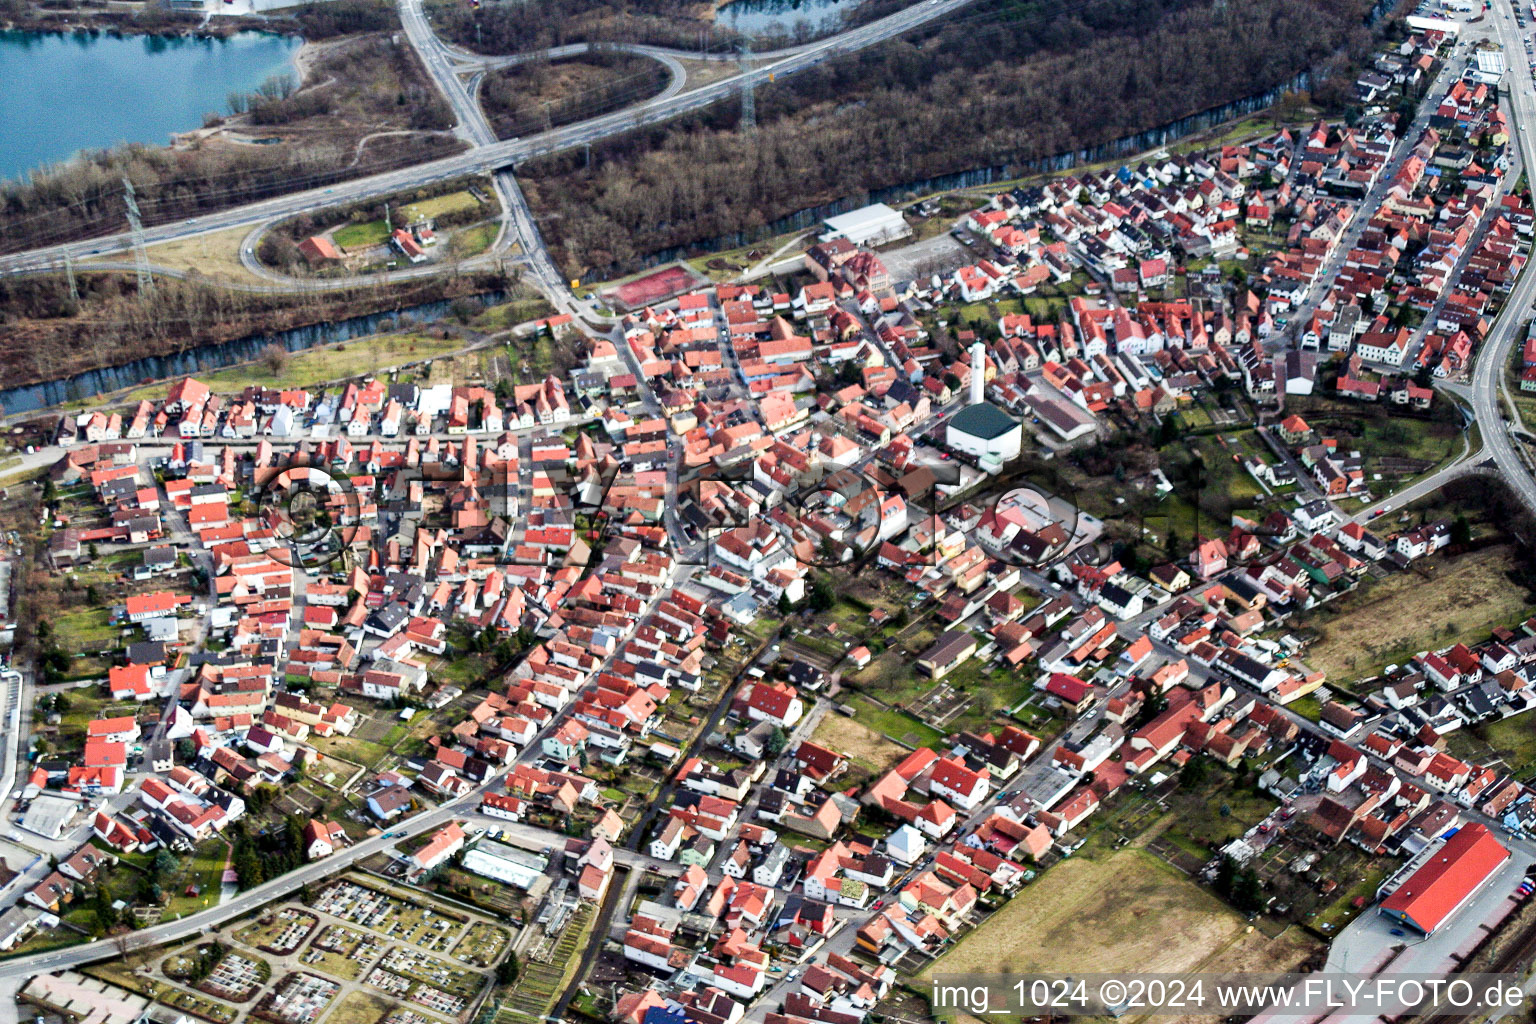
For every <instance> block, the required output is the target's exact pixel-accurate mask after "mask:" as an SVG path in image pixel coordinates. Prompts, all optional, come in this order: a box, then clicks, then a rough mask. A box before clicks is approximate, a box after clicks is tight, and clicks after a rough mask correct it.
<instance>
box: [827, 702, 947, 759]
mask: <svg viewBox="0 0 1536 1024" xmlns="http://www.w3.org/2000/svg"><path fill="white" fill-rule="evenodd" d="M848 703H850V704H852V705H853V706H854V707H856V708H858V709H859V713H858V715H857V716H855V717H856V718H857V719H858V721H859V722H860V723H862V724H864V725H866V726H868V727H869V728H871V729H873V730H875V731H876V732H879V733H883V734H885V735H886V736H889V737H891V738H892V739H897V740H899V739H901V738H902V737H904V736H906V735H907V734H908V733H912V734H914V735H915V736H916V737H917V744H916V745H917V746H920V747H932V746H936V745H937V744H938V743H939V742H940V741H941V740H943V739H944V734H943V733H941V732H939V730H937V729H935V728H933V727H932V726H928V725H924V724H923V723H922V722H919V721H918V720H917V719H916V718H914V717H912V716H911V715H909V714H907V713H906V712H904V711H894V710H892V709H890V708H882V707H880V706H879V705H878V704H876V703H875V702H874V701H872V700H870V699H869V698H868V697H865V696H864V695H862V694H860V695H859V696H857V697H855V698H853V699H852V700H851V701H849V702H848Z"/></svg>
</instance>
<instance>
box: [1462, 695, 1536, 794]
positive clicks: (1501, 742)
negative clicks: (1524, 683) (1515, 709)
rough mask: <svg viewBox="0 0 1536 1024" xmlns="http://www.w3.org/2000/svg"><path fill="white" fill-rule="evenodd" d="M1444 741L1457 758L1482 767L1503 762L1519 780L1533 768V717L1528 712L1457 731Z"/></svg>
mask: <svg viewBox="0 0 1536 1024" xmlns="http://www.w3.org/2000/svg"><path fill="white" fill-rule="evenodd" d="M1446 741H1447V743H1448V745H1449V749H1450V752H1451V753H1452V754H1454V755H1456V756H1457V757H1460V758H1463V759H1467V760H1472V761H1474V762H1476V763H1477V764H1481V765H1487V764H1490V763H1492V762H1495V761H1503V762H1504V764H1505V765H1506V766H1508V768H1509V769H1510V770H1511V771H1512V772H1514V773H1515V774H1516V775H1517V776H1519V777H1520V778H1529V777H1530V774H1531V770H1532V768H1536V714H1533V713H1532V712H1529V711H1527V712H1524V713H1523V714H1519V715H1515V716H1513V717H1512V718H1501V719H1499V720H1498V721H1497V722H1483V723H1480V724H1477V725H1470V726H1467V727H1466V728H1464V729H1457V730H1456V731H1455V732H1452V733H1448V734H1447V736H1446Z"/></svg>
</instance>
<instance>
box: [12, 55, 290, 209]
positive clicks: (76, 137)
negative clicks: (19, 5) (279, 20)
mask: <svg viewBox="0 0 1536 1024" xmlns="http://www.w3.org/2000/svg"><path fill="white" fill-rule="evenodd" d="M301 43H302V40H300V39H299V38H298V37H297V36H279V35H271V34H269V33H265V32H241V33H238V34H236V35H234V36H231V37H230V38H228V39H200V38H185V37H179V36H142V35H129V36H114V35H110V34H107V33H100V32H98V33H88V32H83V31H82V32H75V33H68V34H66V33H60V32H0V83H4V84H3V85H0V90H3V93H4V97H3V99H0V139H4V140H5V143H6V144H5V146H4V147H0V179H5V178H19V177H22V176H24V175H25V174H27V173H28V172H29V171H33V170H36V169H37V168H39V167H42V166H43V165H45V164H50V163H57V162H59V161H62V160H67V159H68V158H70V157H71V156H74V155H75V154H77V153H79V152H80V151H82V150H90V149H102V148H105V147H107V146H112V145H115V144H117V143H120V142H147V143H154V144H157V145H158V144H164V143H167V142H169V141H170V140H171V136H172V135H173V134H174V133H176V132H184V131H189V130H191V129H194V128H198V127H200V126H201V125H202V123H203V115H204V114H206V113H209V112H216V113H227V112H228V104H227V102H226V97H227V96H228V95H229V94H230V93H231V92H248V91H250V90H252V89H255V88H256V87H257V86H259V85H260V84H261V83H262V82H263V81H265V80H266V79H267V78H268V77H269V76H271V75H274V74H282V73H285V72H286V73H289V74H291V73H292V72H293V56H294V53H295V51H297V49H298V47H299V46H300V45H301Z"/></svg>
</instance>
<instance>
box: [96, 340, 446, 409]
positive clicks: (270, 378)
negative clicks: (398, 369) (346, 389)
mask: <svg viewBox="0 0 1536 1024" xmlns="http://www.w3.org/2000/svg"><path fill="white" fill-rule="evenodd" d="M463 347H464V342H462V341H459V340H457V339H449V340H447V341H444V340H443V339H441V338H430V337H428V336H426V335H425V334H391V335H380V336H378V337H376V338H361V339H356V340H353V341H349V342H344V343H342V344H339V345H328V346H325V347H323V348H311V349H305V350H304V351H302V352H294V353H292V354H290V355H289V356H288V361H287V362H286V363H285V364H284V365H283V368H282V369H281V370H280V371H278V372H277V373H273V372H272V371H271V370H269V369H268V368H267V367H266V366H265V365H264V364H262V363H259V362H258V363H244V364H242V365H240V366H231V367H229V368H228V369H226V370H216V371H214V372H213V373H207V374H199V375H198V378H197V379H198V380H200V381H202V382H203V383H204V384H207V385H208V386H209V387H210V388H212V389H213V390H214V391H216V392H225V391H240V390H242V389H244V388H245V387H247V386H253V387H264V388H307V387H313V386H314V385H316V384H323V383H326V382H329V381H333V380H344V379H346V378H348V377H358V376H362V375H364V374H369V373H374V372H377V371H378V370H380V369H381V368H383V367H387V366H396V365H399V364H402V363H413V362H416V361H418V360H423V359H436V358H438V357H439V356H442V355H445V354H447V353H449V352H456V351H458V350H459V349H461V348H463ZM164 397H165V384H164V383H159V384H146V385H145V386H143V387H140V388H134V389H133V390H131V391H127V392H124V393H122V394H118V395H114V396H112V402H111V404H113V405H120V404H122V403H124V402H136V401H138V400H139V399H141V398H153V399H160V398H164ZM104 404H105V403H104Z"/></svg>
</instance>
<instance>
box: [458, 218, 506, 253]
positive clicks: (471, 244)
mask: <svg viewBox="0 0 1536 1024" xmlns="http://www.w3.org/2000/svg"><path fill="white" fill-rule="evenodd" d="M454 234H455V235H456V236H457V237H458V239H459V249H458V252H459V255H461V256H478V255H480V254H481V253H482V252H485V250H487V249H489V248H490V247H491V243H492V242H494V241H496V222H495V221H486V222H485V223H484V224H476V225H474V226H472V227H467V228H458V229H457V230H456V231H455V232H454Z"/></svg>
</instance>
